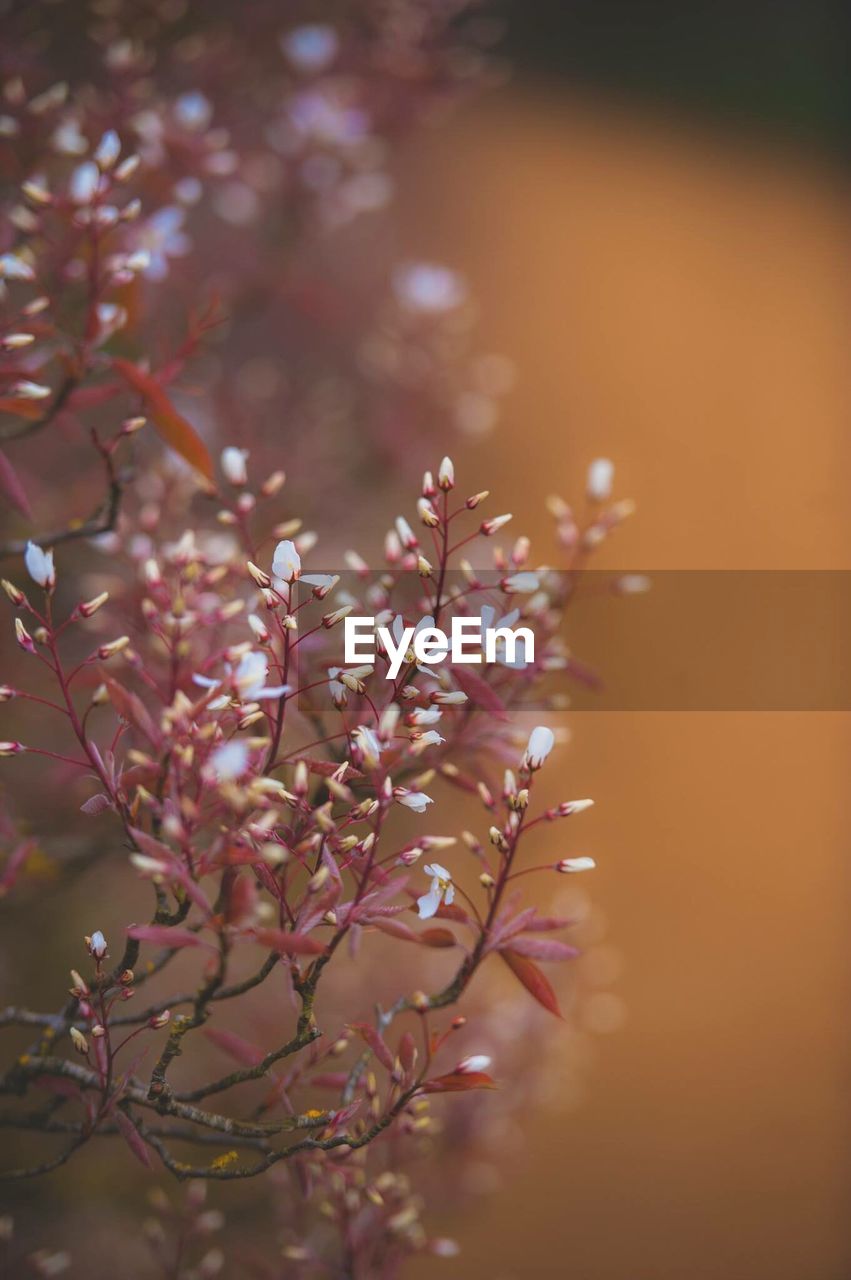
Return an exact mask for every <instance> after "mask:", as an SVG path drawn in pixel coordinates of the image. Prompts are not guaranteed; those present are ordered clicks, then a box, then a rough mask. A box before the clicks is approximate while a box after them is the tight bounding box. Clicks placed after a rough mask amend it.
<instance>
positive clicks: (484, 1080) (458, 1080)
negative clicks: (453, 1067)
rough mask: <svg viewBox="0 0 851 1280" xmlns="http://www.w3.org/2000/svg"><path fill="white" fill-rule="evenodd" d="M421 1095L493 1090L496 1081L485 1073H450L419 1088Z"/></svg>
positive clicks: (427, 1081) (436, 1077)
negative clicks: (469, 1090)
mask: <svg viewBox="0 0 851 1280" xmlns="http://www.w3.org/2000/svg"><path fill="white" fill-rule="evenodd" d="M421 1087H422V1091H423V1093H466V1092H467V1090H468V1089H495V1088H496V1087H497V1084H496V1081H495V1080H494V1079H493V1077H492V1076H489V1075H488V1074H487V1072H485V1071H450V1072H449V1073H448V1074H447V1075H445V1076H435V1078H434V1079H433V1080H426V1081H425V1083H424V1084H423V1085H422V1086H421Z"/></svg>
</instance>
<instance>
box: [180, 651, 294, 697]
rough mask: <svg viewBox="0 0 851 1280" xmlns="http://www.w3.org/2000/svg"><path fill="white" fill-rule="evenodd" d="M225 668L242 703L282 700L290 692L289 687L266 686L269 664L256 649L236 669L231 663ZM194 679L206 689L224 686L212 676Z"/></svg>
mask: <svg viewBox="0 0 851 1280" xmlns="http://www.w3.org/2000/svg"><path fill="white" fill-rule="evenodd" d="M225 666H226V669H227V673H228V679H229V680H230V681H231V683H232V684H233V685H234V686H235V687H236V692H237V694H238V696H239V699H240V701H242V702H259V701H262V700H263V699H265V698H280V697H281V696H282V695H283V694H285V693H288V692H289V685H286V684H274V685H267V684H266V680H267V679H268V676H269V662H268V659H267V658H266V655H265V654H263V653H259V652H258V651H257V650H256V649H251V650H249V652H248V653H246V654H244V655H243V656H242V657H241V658H240V660H239V662H238V663H237V665H236V666H235V667H234V666H231V665H230V664H229V663H226V664H225ZM192 678H193V680H194V681H195V684H198V685H201V687H202V688H204V689H218V688H219V686H220V685H221V684H222V681H221V680H213V679H211V678H210V676H201V675H195V676H193V677H192Z"/></svg>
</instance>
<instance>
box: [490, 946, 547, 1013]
mask: <svg viewBox="0 0 851 1280" xmlns="http://www.w3.org/2000/svg"><path fill="white" fill-rule="evenodd" d="M499 954H500V955H501V956H502V958H503V960H504V961H505V963H506V964H507V965H508V967H509V969H510V970H511V972H512V973H513V974H514V976H515V978H516V979H517V981H518V982H522V984H523V986H524V987H525V988H526V990H527V991H528V992H529V994H530V995H531V996H534V997H535V999H536V1000H537V1001H538V1004H540V1005H543V1007H544V1008H545V1009H547V1010H548V1011H549V1012H550V1013H554V1014H555V1015H556V1017H557V1018H560V1017H561V1009H560V1008H559V1007H558V1000H557V998H556V993H555V992H554V991H553V989H552V987H551V986H550V983H549V981H548V980H547V978H546V977H545V976H544V974H543V973H541V970H540V969H539V968H538V966H537V965H536V964H535V963H534V962H533V961H532V960H529V959H528V958H527V957H526V956H521V955H520V954H519V952H517V951H512V950H506V951H500V953H499Z"/></svg>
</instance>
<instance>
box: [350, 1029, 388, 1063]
mask: <svg viewBox="0 0 851 1280" xmlns="http://www.w3.org/2000/svg"><path fill="white" fill-rule="evenodd" d="M351 1027H352V1031H356V1032H357V1033H358V1035H359V1036H360V1037H361V1038H362V1039H363V1040H364V1041H365V1042H366V1043H367V1044H368V1045H369V1047H370V1049H371V1050H372V1052H373V1053H374V1054H375V1056H376V1058H377V1059H378V1061H379V1062H380V1063H381V1065H382V1066H383V1067H386V1068H387V1070H388V1071H392V1070H393V1054H392V1053H391V1052H390V1050H389V1049H388V1047H387V1045H386V1044H385V1043H384V1040H383V1039H382V1038H381V1034H380V1033H379V1032H378V1031H376V1029H375V1027H373V1026H372V1024H371V1023H369V1022H353V1023H352V1024H351Z"/></svg>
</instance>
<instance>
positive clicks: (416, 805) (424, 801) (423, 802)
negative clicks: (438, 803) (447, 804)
mask: <svg viewBox="0 0 851 1280" xmlns="http://www.w3.org/2000/svg"><path fill="white" fill-rule="evenodd" d="M396 799H397V800H398V801H399V804H403V805H404V806H405V808H406V809H413V811H414V813H425V811H426V808H427V807H428V805H430V804H434V801H433V800H432V798H431V796H427V795H426V794H425V792H424V791H404V792H402V794H401V795H400V794H398V793H397V795H396Z"/></svg>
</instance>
